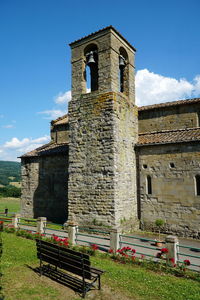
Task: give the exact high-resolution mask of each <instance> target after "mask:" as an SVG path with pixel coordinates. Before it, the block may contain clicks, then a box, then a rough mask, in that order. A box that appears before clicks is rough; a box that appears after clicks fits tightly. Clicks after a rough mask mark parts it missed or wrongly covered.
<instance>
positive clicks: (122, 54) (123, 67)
mask: <svg viewBox="0 0 200 300" xmlns="http://www.w3.org/2000/svg"><path fill="white" fill-rule="evenodd" d="M127 62H128V55H127V52H126V50H125V49H124V48H122V47H120V49H119V91H120V92H121V93H123V92H125V91H126V80H127Z"/></svg>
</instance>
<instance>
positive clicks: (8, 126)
mask: <svg viewBox="0 0 200 300" xmlns="http://www.w3.org/2000/svg"><path fill="white" fill-rule="evenodd" d="M1 127H2V128H6V129H10V128H14V125H12V124H8V125H3V126H1Z"/></svg>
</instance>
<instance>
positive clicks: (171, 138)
mask: <svg viewBox="0 0 200 300" xmlns="http://www.w3.org/2000/svg"><path fill="white" fill-rule="evenodd" d="M194 141H200V127H198V128H189V129H179V130H166V131H160V132H151V133H141V134H139V140H138V144H137V146H144V145H153V144H169V143H183V142H194Z"/></svg>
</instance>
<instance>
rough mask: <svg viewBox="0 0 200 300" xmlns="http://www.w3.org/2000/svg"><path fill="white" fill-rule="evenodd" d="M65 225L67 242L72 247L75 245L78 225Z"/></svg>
mask: <svg viewBox="0 0 200 300" xmlns="http://www.w3.org/2000/svg"><path fill="white" fill-rule="evenodd" d="M65 224H66V223H65ZM66 225H67V229H68V238H69V242H70V243H71V244H72V245H75V244H76V233H77V232H78V225H77V224H76V223H75V222H68V223H67V224H66Z"/></svg>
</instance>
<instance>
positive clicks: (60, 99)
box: [54, 91, 71, 105]
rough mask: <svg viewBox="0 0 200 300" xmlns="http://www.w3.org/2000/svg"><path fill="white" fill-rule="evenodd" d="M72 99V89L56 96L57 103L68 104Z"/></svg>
mask: <svg viewBox="0 0 200 300" xmlns="http://www.w3.org/2000/svg"><path fill="white" fill-rule="evenodd" d="M70 100H71V91H67V92H65V93H61V92H60V93H59V94H58V95H57V96H56V98H55V100H54V101H55V103H56V104H67V105H68V102H69V101H70Z"/></svg>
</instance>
